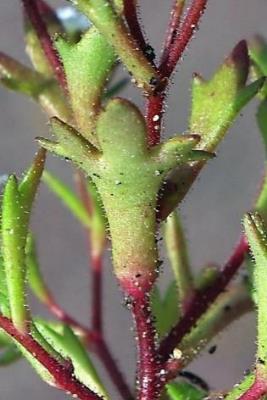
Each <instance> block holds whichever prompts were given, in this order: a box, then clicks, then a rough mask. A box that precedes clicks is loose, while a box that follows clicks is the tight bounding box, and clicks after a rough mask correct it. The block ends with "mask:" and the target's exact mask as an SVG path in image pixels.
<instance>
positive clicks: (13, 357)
mask: <svg viewBox="0 0 267 400" xmlns="http://www.w3.org/2000/svg"><path fill="white" fill-rule="evenodd" d="M20 358H21V352H20V351H19V350H18V348H17V346H16V345H14V344H10V345H9V346H7V347H6V348H4V349H3V350H1V351H0V367H6V366H7V365H10V364H13V363H14V362H16V361H18V360H19V359H20Z"/></svg>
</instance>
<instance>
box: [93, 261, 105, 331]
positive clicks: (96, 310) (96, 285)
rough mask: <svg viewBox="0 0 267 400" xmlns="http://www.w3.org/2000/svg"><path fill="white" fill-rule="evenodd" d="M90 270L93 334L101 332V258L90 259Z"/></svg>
mask: <svg viewBox="0 0 267 400" xmlns="http://www.w3.org/2000/svg"><path fill="white" fill-rule="evenodd" d="M91 270H92V307H93V313H92V329H93V330H94V331H95V332H99V333H101V332H102V328H103V323H102V322H103V321H102V320H103V318H102V315H103V307H102V298H103V296H102V294H103V274H102V258H101V257H98V256H95V257H93V256H92V257H91Z"/></svg>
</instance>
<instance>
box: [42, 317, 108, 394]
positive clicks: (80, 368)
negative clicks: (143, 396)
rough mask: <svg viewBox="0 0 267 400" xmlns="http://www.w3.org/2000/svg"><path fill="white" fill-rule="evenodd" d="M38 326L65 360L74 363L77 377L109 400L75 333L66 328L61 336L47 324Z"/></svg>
mask: <svg viewBox="0 0 267 400" xmlns="http://www.w3.org/2000/svg"><path fill="white" fill-rule="evenodd" d="M37 326H38V329H39V330H40V332H41V333H42V334H43V335H44V336H45V338H46V339H47V340H48V341H49V343H50V344H51V345H52V346H54V347H55V348H56V349H57V350H58V352H60V353H61V354H62V356H63V357H64V358H69V359H70V360H71V361H72V364H73V367H74V373H75V375H76V377H77V378H78V379H79V380H80V381H81V382H82V383H83V384H85V385H86V386H88V387H89V388H90V389H91V390H93V391H95V392H96V393H98V394H99V395H100V396H103V397H104V398H106V399H107V398H108V396H107V393H106V391H105V389H104V387H103V385H102V383H101V382H100V379H99V377H98V374H97V372H96V370H95V368H94V366H93V364H92V362H91V360H90V359H89V356H88V354H87V352H86V350H85V349H84V347H83V346H82V344H81V342H80V341H79V339H78V338H77V336H76V335H75V334H74V333H73V331H72V330H71V329H70V328H69V327H67V326H64V330H63V332H62V334H60V333H58V332H56V331H54V330H53V329H52V328H50V327H49V326H47V325H46V324H42V323H40V322H39V323H37Z"/></svg>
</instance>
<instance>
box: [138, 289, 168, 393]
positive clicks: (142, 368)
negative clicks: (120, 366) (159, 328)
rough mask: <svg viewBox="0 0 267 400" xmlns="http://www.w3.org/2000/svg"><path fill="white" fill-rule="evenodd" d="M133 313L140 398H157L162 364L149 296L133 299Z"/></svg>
mask: <svg viewBox="0 0 267 400" xmlns="http://www.w3.org/2000/svg"><path fill="white" fill-rule="evenodd" d="M132 313H133V318H134V321H135V326H136V335H137V337H136V339H137V349H138V369H137V379H138V396H137V398H138V400H157V399H158V398H159V396H160V386H161V385H160V384H159V379H160V364H159V362H158V355H157V349H156V335H155V328H154V326H153V318H152V315H151V312H150V301H149V296H148V295H144V296H143V297H141V298H138V299H136V300H133V305H132Z"/></svg>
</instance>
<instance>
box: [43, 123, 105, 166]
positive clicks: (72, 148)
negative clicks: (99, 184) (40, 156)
mask: <svg viewBox="0 0 267 400" xmlns="http://www.w3.org/2000/svg"><path fill="white" fill-rule="evenodd" d="M50 122H51V131H52V133H53V134H54V135H55V136H56V139H57V141H56V142H51V141H49V140H47V139H43V138H37V141H38V142H39V144H40V145H41V146H42V147H44V148H45V149H47V150H49V151H51V152H53V153H56V154H58V155H59V156H62V157H65V158H68V159H71V160H72V161H73V162H74V163H75V164H77V165H78V166H80V167H81V168H84V169H86V168H88V169H89V170H91V167H92V164H93V165H94V164H96V161H97V159H98V156H99V154H98V151H97V149H96V148H95V147H94V146H93V145H91V143H89V142H88V141H87V140H86V139H85V138H84V137H83V136H82V135H81V134H80V133H79V132H77V131H76V130H75V129H74V128H73V127H71V126H69V125H67V124H65V123H64V122H63V121H61V120H60V119H58V118H52V119H51V121H50Z"/></svg>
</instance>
